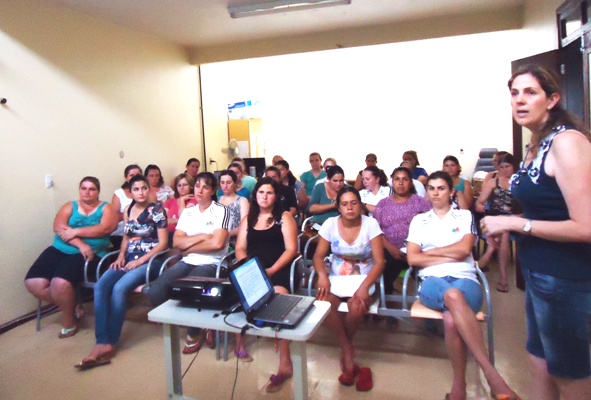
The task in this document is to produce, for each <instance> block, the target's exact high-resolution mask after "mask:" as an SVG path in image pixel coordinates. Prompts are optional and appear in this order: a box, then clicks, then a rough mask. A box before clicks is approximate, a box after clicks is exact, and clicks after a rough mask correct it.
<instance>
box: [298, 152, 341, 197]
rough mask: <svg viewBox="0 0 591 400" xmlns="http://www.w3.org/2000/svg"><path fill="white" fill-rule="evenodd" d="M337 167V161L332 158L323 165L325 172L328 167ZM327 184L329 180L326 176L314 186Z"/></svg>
mask: <svg viewBox="0 0 591 400" xmlns="http://www.w3.org/2000/svg"><path fill="white" fill-rule="evenodd" d="M335 165H337V160H335V159H334V158H332V157H328V158H327V159H326V160H324V163H322V168H323V169H324V171H328V167H334V166H335ZM325 182H328V178H326V175H324V178H320V179H318V180H317V181H316V183H315V184H314V186H316V185H319V184H321V183H325ZM302 185H303V183H302ZM298 200H299V199H298Z"/></svg>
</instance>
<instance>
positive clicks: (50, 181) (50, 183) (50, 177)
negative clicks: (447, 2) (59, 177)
mask: <svg viewBox="0 0 591 400" xmlns="http://www.w3.org/2000/svg"><path fill="white" fill-rule="evenodd" d="M52 187H53V175H51V174H47V175H45V188H46V189H51V188H52Z"/></svg>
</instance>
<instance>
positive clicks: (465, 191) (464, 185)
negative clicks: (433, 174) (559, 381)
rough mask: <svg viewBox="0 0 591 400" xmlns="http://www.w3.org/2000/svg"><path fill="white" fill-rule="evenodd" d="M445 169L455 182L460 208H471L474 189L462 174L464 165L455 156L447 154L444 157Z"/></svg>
mask: <svg viewBox="0 0 591 400" xmlns="http://www.w3.org/2000/svg"><path fill="white" fill-rule="evenodd" d="M443 170H444V171H445V172H447V173H448V174H449V175H450V176H451V178H452V179H453V182H454V187H453V188H454V189H455V195H456V197H457V203H458V206H459V208H461V209H464V210H470V209H471V208H472V203H473V202H474V189H472V184H471V183H470V181H469V180H467V179H464V178H462V177H461V176H460V172H462V167H461V165H460V161H459V160H458V159H457V158H456V157H455V156H446V157H445V158H444V159H443Z"/></svg>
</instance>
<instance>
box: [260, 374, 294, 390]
mask: <svg viewBox="0 0 591 400" xmlns="http://www.w3.org/2000/svg"><path fill="white" fill-rule="evenodd" d="M288 379H291V375H286V374H279V375H271V378H269V383H268V384H267V387H266V389H265V390H266V391H267V393H276V392H278V391H280V390H281V388H282V387H283V384H284V383H285V381H286V380H288Z"/></svg>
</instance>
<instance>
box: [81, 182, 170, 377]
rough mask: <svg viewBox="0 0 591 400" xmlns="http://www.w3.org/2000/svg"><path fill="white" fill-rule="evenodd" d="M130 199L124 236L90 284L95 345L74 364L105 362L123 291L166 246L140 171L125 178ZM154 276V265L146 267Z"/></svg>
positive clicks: (114, 339) (120, 317) (162, 223)
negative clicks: (112, 258) (113, 257)
mask: <svg viewBox="0 0 591 400" xmlns="http://www.w3.org/2000/svg"><path fill="white" fill-rule="evenodd" d="M129 184H130V186H131V195H132V196H133V201H132V202H131V204H130V205H129V206H128V207H127V208H126V209H125V213H124V221H125V236H124V237H123V241H122V242H121V251H120V252H119V256H118V257H117V259H116V260H115V262H113V263H112V264H111V265H110V267H109V270H108V271H107V272H105V273H104V274H103V276H101V278H100V279H99V280H98V282H97V283H96V285H95V286H94V315H95V319H96V320H95V325H96V326H95V336H96V345H95V346H94V348H93V349H92V351H91V352H90V354H89V355H88V357H86V358H84V359H82V361H81V362H80V363H79V364H76V365H75V367H76V368H79V369H88V368H93V367H97V366H100V365H105V364H108V363H110V362H111V358H113V357H114V356H115V353H116V351H117V344H118V343H119V338H120V337H121V329H122V328H123V322H124V321H125V312H126V311H127V294H128V293H129V292H131V291H132V290H133V289H135V288H136V287H137V286H139V285H141V284H142V283H143V282H145V281H146V270H147V269H148V262H149V261H150V258H151V257H152V256H154V255H156V254H157V253H158V252H160V251H162V250H166V248H167V247H168V230H167V221H166V211H164V208H163V207H162V203H160V202H158V203H151V202H150V200H149V198H150V184H149V183H148V179H146V178H145V177H144V176H143V175H137V176H134V177H133V178H131V180H130V181H129ZM150 273H151V275H152V276H151V277H152V278H156V277H157V276H158V268H153V269H152V271H150Z"/></svg>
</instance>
